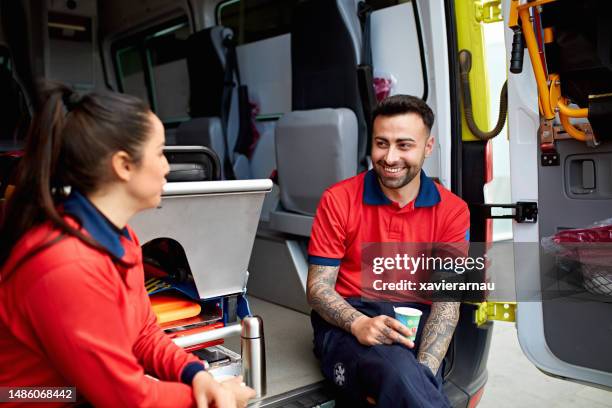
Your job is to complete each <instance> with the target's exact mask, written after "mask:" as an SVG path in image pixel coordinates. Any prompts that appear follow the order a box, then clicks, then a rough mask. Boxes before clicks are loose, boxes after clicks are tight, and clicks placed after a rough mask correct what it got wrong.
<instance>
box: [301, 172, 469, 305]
mask: <svg viewBox="0 0 612 408" xmlns="http://www.w3.org/2000/svg"><path fill="white" fill-rule="evenodd" d="M420 180H421V185H420V188H419V192H418V195H417V197H416V199H415V200H413V201H411V202H410V203H408V204H407V205H406V206H404V207H402V208H400V207H399V205H398V204H397V203H396V202H393V201H391V200H390V199H389V198H387V197H386V196H385V194H384V193H383V191H382V189H381V187H380V184H379V182H378V178H377V176H376V173H375V172H374V170H370V171H367V172H364V173H361V174H358V175H357V176H355V177H351V178H349V179H347V180H344V181H341V182H339V183H337V184H335V185H333V186H331V187H330V188H328V189H327V190H326V191H325V193H323V196H322V197H321V201H320V202H319V207H318V208H317V213H316V216H315V220H314V224H313V226H312V233H311V237H310V244H309V246H308V255H309V256H308V262H309V263H311V264H315V265H326V266H340V270H339V272H338V279H337V281H336V291H337V292H338V293H339V294H340V295H341V296H343V297H360V296H362V295H363V292H362V289H361V250H362V244H365V243H382V242H405V243H417V242H427V243H438V242H466V241H469V231H470V213H469V210H468V207H467V204H466V203H465V202H464V201H463V200H462V199H461V198H459V197H457V196H456V195H455V194H453V193H451V192H450V191H448V190H447V189H445V188H444V187H442V186H441V185H439V184H437V183H435V182H434V181H433V180H432V179H431V178H429V177H427V176H426V175H425V172H424V171H421V175H420Z"/></svg>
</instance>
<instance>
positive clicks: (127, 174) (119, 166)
mask: <svg viewBox="0 0 612 408" xmlns="http://www.w3.org/2000/svg"><path fill="white" fill-rule="evenodd" d="M111 167H112V169H113V173H115V175H116V176H117V178H119V180H121V181H130V179H131V178H132V172H133V171H134V163H132V160H131V158H130V155H129V154H127V152H124V151H123V150H120V151H118V152H116V153H115V154H113V155H112V157H111Z"/></svg>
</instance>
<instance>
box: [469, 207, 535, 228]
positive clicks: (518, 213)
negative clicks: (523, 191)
mask: <svg viewBox="0 0 612 408" xmlns="http://www.w3.org/2000/svg"><path fill="white" fill-rule="evenodd" d="M475 207H476V208H478V209H479V210H480V211H482V213H483V215H484V217H485V218H493V219H513V220H515V221H516V222H518V223H532V224H533V223H536V222H537V221H538V203H535V202H528V201H518V202H517V203H516V204H477V205H475ZM502 208H509V209H512V210H514V211H513V213H512V214H498V215H493V214H492V210H493V209H502Z"/></svg>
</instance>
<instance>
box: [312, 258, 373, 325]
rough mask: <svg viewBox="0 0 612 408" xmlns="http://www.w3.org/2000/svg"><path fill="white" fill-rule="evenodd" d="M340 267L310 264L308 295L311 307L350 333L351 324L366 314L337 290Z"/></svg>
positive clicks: (328, 320)
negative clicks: (349, 302)
mask: <svg viewBox="0 0 612 408" xmlns="http://www.w3.org/2000/svg"><path fill="white" fill-rule="evenodd" d="M339 268H340V267H338V266H323V265H312V264H311V265H309V266H308V282H307V284H306V297H307V298H308V303H309V304H310V307H312V308H313V309H314V310H315V311H316V312H317V313H319V315H321V317H322V318H323V319H325V320H326V321H327V322H329V323H331V324H333V325H335V326H338V327H340V328H342V329H344V330H346V331H347V332H349V333H350V332H351V324H352V323H353V322H354V321H355V320H356V319H357V318H359V317H361V316H364V314H363V313H361V312H359V311H358V310H357V309H355V308H354V307H353V306H351V305H349V304H348V302H347V301H346V300H344V298H343V297H342V296H340V295H339V294H338V292H336V289H335V286H336V279H337V278H338V270H339Z"/></svg>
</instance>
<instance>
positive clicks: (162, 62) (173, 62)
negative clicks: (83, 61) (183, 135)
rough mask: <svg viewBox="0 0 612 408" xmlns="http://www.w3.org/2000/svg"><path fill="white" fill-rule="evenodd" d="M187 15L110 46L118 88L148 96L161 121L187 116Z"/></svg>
mask: <svg viewBox="0 0 612 408" xmlns="http://www.w3.org/2000/svg"><path fill="white" fill-rule="evenodd" d="M190 33H191V30H190V27H189V23H188V22H187V18H186V17H181V18H178V19H175V20H172V21H169V22H167V23H165V24H163V25H159V26H156V27H153V28H151V29H148V30H146V31H144V32H141V33H138V34H136V35H134V36H131V37H128V38H125V39H121V40H118V41H117V42H115V43H114V44H113V46H112V48H111V52H112V54H113V59H114V64H115V70H116V73H117V81H118V85H119V90H120V91H121V92H125V93H128V94H130V95H134V96H137V97H139V98H142V99H144V100H147V101H148V102H149V104H150V106H151V109H152V110H153V111H154V112H155V113H156V114H157V115H158V116H159V117H160V119H161V120H162V121H163V122H164V123H169V122H175V123H176V122H181V121H183V120H186V119H188V118H189V113H188V112H189V74H188V71H187V60H186V40H187V37H189V35H190Z"/></svg>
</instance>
